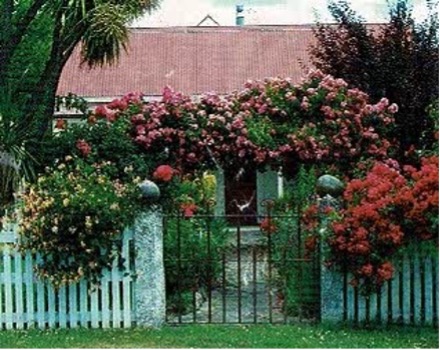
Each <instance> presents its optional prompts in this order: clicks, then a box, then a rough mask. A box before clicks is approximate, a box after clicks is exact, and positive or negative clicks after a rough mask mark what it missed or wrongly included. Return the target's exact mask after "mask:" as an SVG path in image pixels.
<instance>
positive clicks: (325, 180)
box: [316, 175, 345, 198]
mask: <svg viewBox="0 0 440 350" xmlns="http://www.w3.org/2000/svg"><path fill="white" fill-rule="evenodd" d="M344 189H345V186H344V183H343V182H342V181H341V180H339V179H338V178H337V177H334V176H332V175H322V176H321V177H320V178H319V179H318V181H317V182H316V192H317V193H318V194H319V195H320V196H321V197H324V196H326V195H330V196H332V197H335V198H336V197H339V196H341V195H342V194H343V193H344Z"/></svg>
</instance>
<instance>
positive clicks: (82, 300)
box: [79, 279, 89, 327]
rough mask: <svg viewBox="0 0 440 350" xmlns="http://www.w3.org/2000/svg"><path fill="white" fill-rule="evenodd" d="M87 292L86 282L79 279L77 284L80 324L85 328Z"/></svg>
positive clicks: (86, 320)
mask: <svg viewBox="0 0 440 350" xmlns="http://www.w3.org/2000/svg"><path fill="white" fill-rule="evenodd" d="M87 299H88V290H87V281H86V280H85V279H81V281H80V282H79V311H80V324H81V326H82V327H87V322H88V317H87V316H88V315H87V314H88V311H89V310H88V300H87Z"/></svg>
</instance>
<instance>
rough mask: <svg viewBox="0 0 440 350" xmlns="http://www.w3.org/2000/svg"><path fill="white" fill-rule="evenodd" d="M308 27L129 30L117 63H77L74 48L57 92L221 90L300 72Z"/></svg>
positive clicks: (309, 35) (309, 32)
mask: <svg viewBox="0 0 440 350" xmlns="http://www.w3.org/2000/svg"><path fill="white" fill-rule="evenodd" d="M313 40H314V37H313V33H312V27H311V26H310V25H292V26H243V27H174V28H133V29H131V33H130V42H129V51H128V53H123V54H122V55H121V57H120V60H119V62H118V64H117V65H115V66H111V67H108V66H106V67H103V68H93V69H89V68H88V67H87V66H86V65H84V66H83V67H80V56H79V49H77V50H75V52H74V54H73V55H72V57H71V58H70V59H69V61H68V62H67V64H66V66H65V68H64V70H63V73H62V75H61V79H60V82H59V86H58V91H57V93H58V94H59V95H64V94H67V93H69V92H72V93H75V94H77V95H80V96H84V97H106V96H121V95H123V94H125V93H127V92H130V91H142V92H144V93H145V94H147V95H160V94H161V93H162V89H163V88H164V87H165V86H166V85H169V86H171V87H172V88H174V89H175V90H177V91H181V92H183V93H185V94H190V95H193V94H200V93H204V92H217V93H226V92H231V91H234V90H237V89H240V88H241V87H242V86H243V84H244V83H245V82H246V80H248V79H252V80H255V79H264V78H267V77H277V76H279V77H283V78H284V77H291V78H292V79H293V80H294V81H295V80H296V81H299V79H300V77H301V76H303V75H304V73H305V72H304V69H303V68H302V67H303V66H302V64H301V63H300V62H302V63H303V64H304V65H305V66H306V67H307V66H309V65H310V61H309V57H308V53H307V49H308V47H309V45H310V44H311V43H312V42H313Z"/></svg>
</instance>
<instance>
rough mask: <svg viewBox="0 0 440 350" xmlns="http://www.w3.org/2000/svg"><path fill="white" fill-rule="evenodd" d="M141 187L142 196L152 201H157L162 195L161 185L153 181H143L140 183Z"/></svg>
mask: <svg viewBox="0 0 440 350" xmlns="http://www.w3.org/2000/svg"><path fill="white" fill-rule="evenodd" d="M139 189H140V190H141V193H142V197H143V198H144V199H145V200H146V201H148V202H150V203H152V202H155V201H157V200H158V199H159V197H160V190H159V187H158V186H157V185H156V184H155V183H154V182H153V181H150V180H144V181H142V182H141V183H140V184H139Z"/></svg>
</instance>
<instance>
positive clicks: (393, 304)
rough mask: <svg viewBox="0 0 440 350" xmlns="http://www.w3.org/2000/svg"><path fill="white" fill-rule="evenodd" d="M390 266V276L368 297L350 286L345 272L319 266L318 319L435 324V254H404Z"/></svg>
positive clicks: (436, 318)
mask: <svg viewBox="0 0 440 350" xmlns="http://www.w3.org/2000/svg"><path fill="white" fill-rule="evenodd" d="M394 265H395V268H396V271H395V275H394V278H393V279H392V280H390V281H388V282H387V283H385V284H384V285H383V286H382V288H381V289H380V291H379V292H377V293H373V294H372V295H370V296H368V297H366V296H364V295H362V294H361V293H360V291H359V290H358V288H354V287H353V286H351V285H350V281H351V277H350V276H349V275H348V274H345V275H344V274H340V273H336V272H332V271H329V270H327V269H326V268H323V270H322V274H321V286H322V287H321V288H322V294H321V319H322V320H324V321H346V322H352V323H375V324H377V323H381V324H391V323H396V324H409V325H433V326H438V312H439V305H438V298H439V295H438V274H439V269H438V268H439V260H438V255H436V256H434V255H426V254H423V253H419V252H414V253H412V254H405V255H403V256H402V257H400V258H398V259H397V260H396V261H395V264H394Z"/></svg>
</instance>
